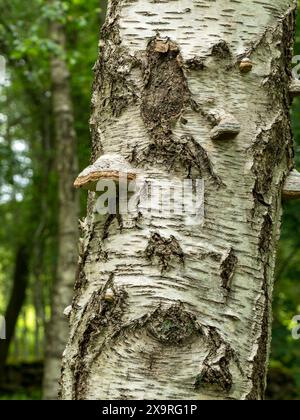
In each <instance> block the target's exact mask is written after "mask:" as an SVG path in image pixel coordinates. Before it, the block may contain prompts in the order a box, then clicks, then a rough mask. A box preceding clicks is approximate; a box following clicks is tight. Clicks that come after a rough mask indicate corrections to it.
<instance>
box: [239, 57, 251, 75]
mask: <svg viewBox="0 0 300 420" xmlns="http://www.w3.org/2000/svg"><path fill="white" fill-rule="evenodd" d="M239 67H240V72H241V73H249V72H250V71H251V70H252V67H253V63H252V61H251V60H250V58H248V57H245V58H243V59H242V60H241V62H240V66H239Z"/></svg>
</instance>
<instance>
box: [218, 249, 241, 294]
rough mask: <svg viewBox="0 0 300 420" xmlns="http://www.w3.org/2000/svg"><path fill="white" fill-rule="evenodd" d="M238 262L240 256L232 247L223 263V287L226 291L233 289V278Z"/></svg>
mask: <svg viewBox="0 0 300 420" xmlns="http://www.w3.org/2000/svg"><path fill="white" fill-rule="evenodd" d="M237 263H238V258H237V256H236V255H235V252H234V250H233V249H232V248H231V249H230V251H229V252H228V253H227V255H226V256H225V258H224V259H223V261H222V263H221V279H222V287H223V288H224V290H225V291H226V292H229V291H230V289H231V280H232V278H233V276H234V273H235V269H236V266H237Z"/></svg>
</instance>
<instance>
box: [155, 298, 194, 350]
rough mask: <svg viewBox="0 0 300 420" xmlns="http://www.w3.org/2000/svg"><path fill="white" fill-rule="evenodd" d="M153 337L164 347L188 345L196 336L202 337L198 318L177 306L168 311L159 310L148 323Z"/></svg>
mask: <svg viewBox="0 0 300 420" xmlns="http://www.w3.org/2000/svg"><path fill="white" fill-rule="evenodd" d="M147 330H148V332H149V333H150V335H151V336H153V337H154V338H155V339H156V340H158V341H159V342H160V343H163V344H164V345H180V344H186V343H187V341H188V340H189V339H190V338H192V337H193V336H195V335H199V334H201V335H202V330H201V328H200V327H199V326H198V325H197V323H196V317H195V316H194V315H192V314H190V313H189V312H187V311H185V310H183V308H182V305H181V304H180V303H179V304H176V305H173V306H171V307H170V308H168V309H161V308H159V309H157V310H156V311H155V312H154V314H152V316H151V319H150V320H149V322H148V326H147Z"/></svg>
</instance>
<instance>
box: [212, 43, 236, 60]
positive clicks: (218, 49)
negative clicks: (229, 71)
mask: <svg viewBox="0 0 300 420" xmlns="http://www.w3.org/2000/svg"><path fill="white" fill-rule="evenodd" d="M211 55H212V56H213V57H216V58H218V59H222V60H224V59H227V58H231V57H232V54H231V51H230V48H229V45H228V44H227V42H226V41H223V40H222V41H220V42H218V43H217V44H215V45H214V46H213V47H212V49H211Z"/></svg>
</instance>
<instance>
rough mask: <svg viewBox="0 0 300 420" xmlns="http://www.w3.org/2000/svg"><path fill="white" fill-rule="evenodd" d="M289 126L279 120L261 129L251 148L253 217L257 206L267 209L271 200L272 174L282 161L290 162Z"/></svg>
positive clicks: (283, 119)
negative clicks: (268, 127) (267, 127)
mask: <svg viewBox="0 0 300 420" xmlns="http://www.w3.org/2000/svg"><path fill="white" fill-rule="evenodd" d="M289 128H290V125H289V122H288V120H287V119H286V118H284V117H281V118H279V119H278V120H277V121H276V122H275V123H274V124H273V126H272V127H271V129H263V130H261V131H260V133H259V134H258V136H257V138H256V141H255V143H254V145H253V146H252V148H251V151H252V153H253V157H254V163H253V167H252V172H253V173H254V175H255V184H254V188H253V197H254V209H253V214H254V215H255V214H256V213H255V212H256V209H257V207H258V206H260V205H262V206H265V207H269V206H270V205H271V198H272V193H273V191H272V184H273V179H274V172H275V171H276V170H277V168H278V166H279V165H280V164H281V163H282V162H283V161H284V159H286V160H287V162H290V161H291V153H292V152H291V136H290V131H289Z"/></svg>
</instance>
